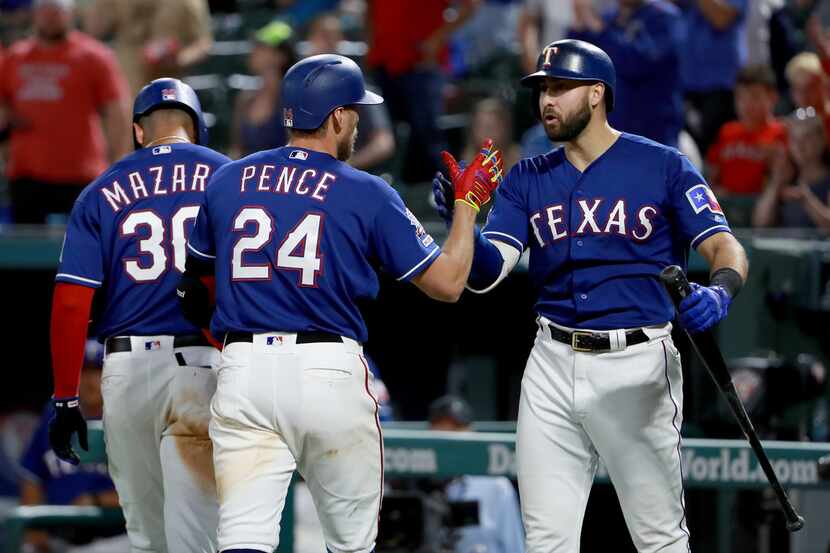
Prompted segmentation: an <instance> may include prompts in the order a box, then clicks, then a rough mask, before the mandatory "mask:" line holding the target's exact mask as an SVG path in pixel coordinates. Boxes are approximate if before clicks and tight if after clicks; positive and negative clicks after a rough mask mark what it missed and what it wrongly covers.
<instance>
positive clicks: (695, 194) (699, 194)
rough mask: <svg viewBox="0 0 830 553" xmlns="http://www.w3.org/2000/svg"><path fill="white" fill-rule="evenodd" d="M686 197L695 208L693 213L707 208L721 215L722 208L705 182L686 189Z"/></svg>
mask: <svg viewBox="0 0 830 553" xmlns="http://www.w3.org/2000/svg"><path fill="white" fill-rule="evenodd" d="M686 199H687V200H689V203H690V204H691V206H692V209H694V210H695V214H698V213H700V212H701V211H703V210H706V209H708V210H709V211H711V212H712V213H715V214H717V215H723V210H722V209H721V207H720V204H719V203H718V200H717V198H715V194H714V192H712V190H711V189H710V188H709V187H708V186H706V185H705V184H696V185H695V186H693V187H691V188H690V189H688V190H687V191H686Z"/></svg>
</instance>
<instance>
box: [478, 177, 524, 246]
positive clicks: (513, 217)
mask: <svg viewBox="0 0 830 553" xmlns="http://www.w3.org/2000/svg"><path fill="white" fill-rule="evenodd" d="M518 168H519V165H516V166H515V167H513V169H511V170H510V172H509V173H508V174H507V177H506V178H505V179H504V182H503V183H502V184H501V186H499V188H498V189H497V190H496V193H495V194H494V198H495V200H494V203H493V208H492V209H491V210H490V213H489V214H488V216H487V224H486V225H485V226H484V230H483V231H482V232H481V234H482V235H483V236H485V237H486V238H488V239H490V240H498V241H500V242H504V243H505V244H509V245H511V246H513V247H514V248H516V249H518V250H519V251H520V252H523V251H524V250H525V248H526V247H527V236H528V235H527V233H528V214H527V209H526V207H525V205H526V202H525V201H524V196H523V195H522V194H521V190H520V189H519V184H520V183H521V182H522V179H521V173H520V172H519V169H518Z"/></svg>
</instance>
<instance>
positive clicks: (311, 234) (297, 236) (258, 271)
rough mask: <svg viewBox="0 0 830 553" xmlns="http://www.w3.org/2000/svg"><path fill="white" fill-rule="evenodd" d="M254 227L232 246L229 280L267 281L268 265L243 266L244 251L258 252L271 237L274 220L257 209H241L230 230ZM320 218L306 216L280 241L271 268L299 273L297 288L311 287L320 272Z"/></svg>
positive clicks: (241, 230)
mask: <svg viewBox="0 0 830 553" xmlns="http://www.w3.org/2000/svg"><path fill="white" fill-rule="evenodd" d="M251 227H254V232H253V233H250V232H249V233H245V234H243V235H242V236H241V237H240V238H239V239H238V240H237V241H236V244H235V245H234V247H233V256H232V258H231V278H232V279H233V280H247V281H251V280H268V279H270V278H271V264H270V263H263V264H253V263H244V261H243V255H244V254H245V253H246V252H258V251H260V250H262V249H263V248H264V247H265V246H266V245H267V244H268V243H269V242H270V241H271V238H272V237H273V234H274V227H275V224H274V219H273V218H272V217H271V215H270V214H268V212H267V211H265V210H264V209H262V208H261V207H245V208H242V210H241V211H240V212H239V213H238V214H237V216H236V218H235V219H234V220H233V230H234V231H237V232H245V231H246V228H247V229H250V228H251ZM322 227H323V216H322V215H321V214H319V213H307V214H306V215H305V217H303V218H302V219H301V220H300V222H299V224H298V225H297V226H296V227H294V229H293V230H291V231H290V232H289V233H288V234H287V235H286V236H285V238H284V239H283V241H282V243H281V244H280V246H279V248H277V256H276V260H275V263H274V265H275V266H276V267H277V269H285V270H289V271H299V273H300V282H299V284H300V286H302V287H315V286H316V285H317V283H316V280H317V274H318V273H319V272H320V271H321V270H322V267H323V260H322V257H321V255H320V251H319V246H320V234H321V230H322Z"/></svg>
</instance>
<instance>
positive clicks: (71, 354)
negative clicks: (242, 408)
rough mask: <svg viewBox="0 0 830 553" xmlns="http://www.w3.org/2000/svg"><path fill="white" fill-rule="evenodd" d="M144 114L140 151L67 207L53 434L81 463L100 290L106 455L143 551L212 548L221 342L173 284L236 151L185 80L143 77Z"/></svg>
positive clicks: (140, 100)
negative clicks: (88, 362)
mask: <svg viewBox="0 0 830 553" xmlns="http://www.w3.org/2000/svg"><path fill="white" fill-rule="evenodd" d="M133 121H134V125H133V126H134V141H135V146H136V151H135V152H134V153H132V154H130V155H128V156H127V157H125V158H124V159H122V160H121V161H119V162H117V163H116V164H114V165H113V166H112V167H110V168H109V169H108V170H107V171H106V172H105V173H104V174H103V175H101V176H100V177H99V178H98V179H96V180H95V181H94V182H93V183H92V184H90V185H89V186H88V187H87V188H85V189H84V191H83V192H82V193H81V195H80V196H79V197H78V200H77V202H76V203H75V206H74V207H73V209H72V213H71V215H70V219H69V225H68V227H67V231H66V237H65V238H64V246H63V251H62V253H61V260H60V265H59V268H58V274H57V277H56V282H57V283H56V285H55V299H54V302H53V308H52V359H53V367H54V376H55V396H54V398H55V399H54V403H55V412H56V417H55V419H54V420H53V422H52V424H51V426H50V432H49V438H50V442H51V444H52V447H53V448H54V450H55V453H56V454H57V455H58V456H59V457H60V458H62V459H66V460H68V461H70V462H74V463H77V462H78V457H77V455H76V454H75V452H74V451H73V450H72V447H71V445H70V439H71V436H72V434H73V433H74V432H77V433H78V436H79V440H80V444H81V446H82V447H84V448H85V447H86V423H85V422H84V419H83V416H82V415H81V411H80V409H79V405H78V402H79V401H78V374H79V371H80V367H81V359H82V358H83V343H84V342H83V340H84V338H85V337H86V330H87V322H88V319H89V313H90V306H91V303H92V297H93V293H95V292H96V290H97V294H98V295H100V296H101V297H100V298H99V299H100V300H102V306H103V309H102V312H101V313H100V317H98V318H97V321H96V326H97V334H98V336H99V337H101V339H102V340H104V344H105V358H104V369H103V376H102V384H101V389H102V395H103V399H104V416H103V420H104V431H105V435H106V442H107V456H108V460H109V467H110V473H111V475H112V478H113V481H114V482H115V485H116V489H117V490H118V495H119V499H120V502H121V506H122V507H123V509H124V516H125V518H126V521H127V532H128V534H129V538H130V542H131V545H132V550H133V551H134V552H153V553H160V552H170V553H179V552H193V553H195V552H198V553H202V552H213V551H216V524H217V517H218V504H217V500H216V486H215V483H214V478H213V464H212V458H211V457H212V448H211V442H210V440H209V437H208V421H209V418H210V412H209V409H208V404H209V401H210V398H211V397H212V395H213V392H214V390H215V388H216V375H215V372H214V369H213V368H212V366H213V365H214V363H215V362H216V361H217V360H218V352H217V350H216V349H215V348H213V347H211V346H210V345H209V344H208V342H207V340H206V338H205V336H204V334H203V333H202V331H201V330H200V328H199V327H197V326H195V325H193V324H192V323H190V322H189V321H188V320H186V319H185V318H184V316H183V315H182V313H181V312H180V310H179V306H178V304H177V301H176V295H175V288H176V285H177V283H178V280H179V276H180V274H181V273H182V272H183V271H184V266H185V259H186V254H185V246H186V241H187V238H188V235H189V234H190V231H191V229H192V227H193V224H194V222H195V221H196V216H197V213H198V211H199V205H200V203H201V201H202V197H203V196H204V191H205V185H206V183H207V181H208V179H209V178H210V177H211V176H212V175H213V173H214V172H215V171H216V170H217V169H218V168H219V167H220V166H221V165H223V164H225V163H226V162H228V161H229V159H228V158H226V157H225V156H223V155H221V154H217V153H216V152H213V151H212V150H209V149H208V148H206V147H205V146H204V144H205V143H206V142H207V128H206V127H205V124H204V120H203V117H202V112H201V107H200V106H199V100H198V98H197V97H196V94H195V92H194V91H193V89H192V88H190V87H189V86H187V85H186V84H184V83H182V82H181V81H178V80H176V79H158V80H155V81H153V82H151V83H150V84H148V85H147V86H145V87H144V88H143V89H142V90H141V92H140V93H139V94H138V96H137V97H136V100H135V106H134V109H133ZM81 401H82V399H81Z"/></svg>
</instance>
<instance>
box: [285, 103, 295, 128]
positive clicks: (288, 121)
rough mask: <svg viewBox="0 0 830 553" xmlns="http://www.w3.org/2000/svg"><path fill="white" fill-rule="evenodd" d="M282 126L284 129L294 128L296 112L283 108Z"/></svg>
mask: <svg viewBox="0 0 830 553" xmlns="http://www.w3.org/2000/svg"><path fill="white" fill-rule="evenodd" d="M282 125H283V127H289V128H290V127H293V126H294V110H293V109H291V108H282Z"/></svg>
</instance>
